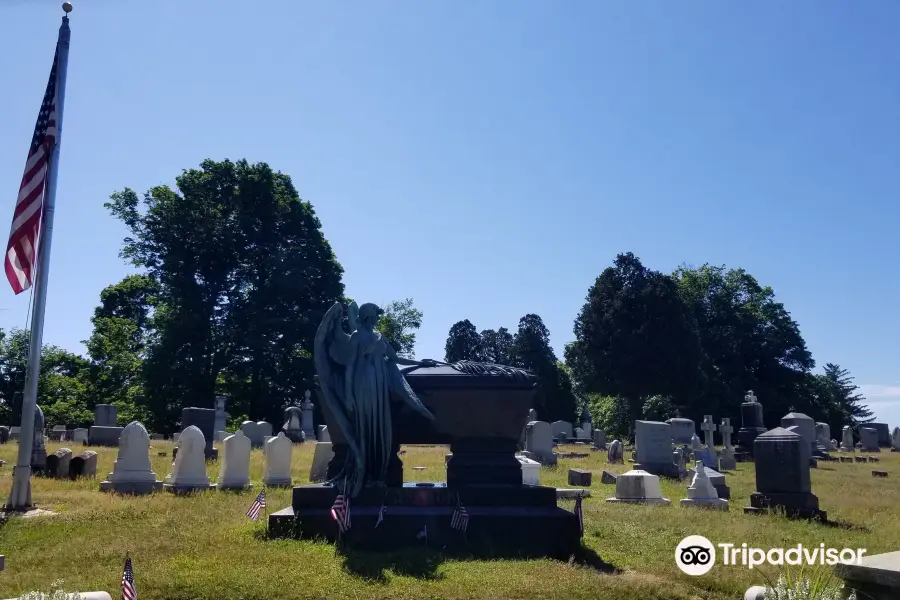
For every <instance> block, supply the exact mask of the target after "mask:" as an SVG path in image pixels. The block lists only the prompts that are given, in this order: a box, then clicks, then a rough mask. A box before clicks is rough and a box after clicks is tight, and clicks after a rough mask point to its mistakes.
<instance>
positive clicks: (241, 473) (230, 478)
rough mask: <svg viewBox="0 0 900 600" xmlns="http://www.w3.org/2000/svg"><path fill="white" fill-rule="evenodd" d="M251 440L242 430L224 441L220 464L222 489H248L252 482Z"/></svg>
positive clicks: (219, 487)
mask: <svg viewBox="0 0 900 600" xmlns="http://www.w3.org/2000/svg"><path fill="white" fill-rule="evenodd" d="M250 448H251V444H250V440H249V439H248V438H247V436H245V435H244V433H243V432H242V431H238V432H236V433H234V434H233V435H229V436H228V437H226V438H225V440H224V441H223V442H222V449H221V452H222V461H221V464H220V465H219V479H218V481H217V482H216V485H217V486H218V489H220V490H246V489H250V488H252V487H253V485H252V484H251V483H250Z"/></svg>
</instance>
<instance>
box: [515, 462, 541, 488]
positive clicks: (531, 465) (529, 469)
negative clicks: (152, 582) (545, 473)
mask: <svg viewBox="0 0 900 600" xmlns="http://www.w3.org/2000/svg"><path fill="white" fill-rule="evenodd" d="M516 459H518V461H519V464H520V465H522V485H541V463H539V462H537V461H536V460H531V459H530V458H525V457H524V456H521V455H519V456H516Z"/></svg>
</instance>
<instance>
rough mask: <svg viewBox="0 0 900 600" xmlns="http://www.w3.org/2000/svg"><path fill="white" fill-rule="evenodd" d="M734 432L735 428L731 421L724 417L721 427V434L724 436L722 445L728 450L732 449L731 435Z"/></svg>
mask: <svg viewBox="0 0 900 600" xmlns="http://www.w3.org/2000/svg"><path fill="white" fill-rule="evenodd" d="M733 432H734V427H732V426H731V419H729V418H728V417H722V424H721V425H719V433H721V434H722V445H723V446H725V447H726V448H731V434H732V433H733Z"/></svg>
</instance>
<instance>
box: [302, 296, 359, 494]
mask: <svg viewBox="0 0 900 600" xmlns="http://www.w3.org/2000/svg"><path fill="white" fill-rule="evenodd" d="M343 312H344V309H343V306H342V305H341V303H340V302H335V303H334V305H332V307H331V308H329V309H328V312H326V313H325V317H323V318H322V322H321V323H320V324H319V328H318V329H317V330H316V338H315V342H314V344H313V359H314V361H315V363H316V374H317V375H318V376H319V387H320V389H321V391H322V398H323V399H324V401H325V403H326V404H327V406H328V410H329V412H330V413H331V416H332V418H333V421H334V423H333V425H334V426H336V427H338V428H339V429H340V430H341V433H342V434H343V436H344V439H346V440H347V445H348V446H349V449H350V453H349V454H350V456H349V458H350V460H351V461H353V463H352V465H351V464H348V465H347V466H346V467H345V469H344V471H345V473H343V474H342V475H341V476H342V477H349V478H350V479H352V480H354V481H356V480H358V478H359V477H361V475H362V474H361V468H360V465H359V457H360V453H359V444H358V443H357V440H356V438H355V430H354V428H353V426H352V423H353V421H352V417H351V414H350V411H351V410H352V406H350V402H352V400H351V399H350V398H347V397H346V391H345V390H346V388H345V383H344V373H345V369H346V365H347V364H349V362H350V360H351V356H350V352H351V349H350V336H349V335H347V334H346V333H344V332H343V331H342V330H341V317H342V316H343ZM351 487H353V486H351Z"/></svg>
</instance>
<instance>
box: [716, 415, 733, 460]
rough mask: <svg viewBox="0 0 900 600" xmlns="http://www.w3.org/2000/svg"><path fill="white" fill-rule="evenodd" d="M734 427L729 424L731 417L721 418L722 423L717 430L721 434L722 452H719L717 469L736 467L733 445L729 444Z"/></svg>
mask: <svg viewBox="0 0 900 600" xmlns="http://www.w3.org/2000/svg"><path fill="white" fill-rule="evenodd" d="M733 431H734V427H732V426H731V419H729V418H728V417H723V418H722V424H721V425H719V432H720V433H721V434H722V445H723V446H724V447H723V448H722V452H720V453H719V470H722V471H734V470H735V469H737V460H735V458H734V447H733V446H732V445H731V434H732V432H733Z"/></svg>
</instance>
